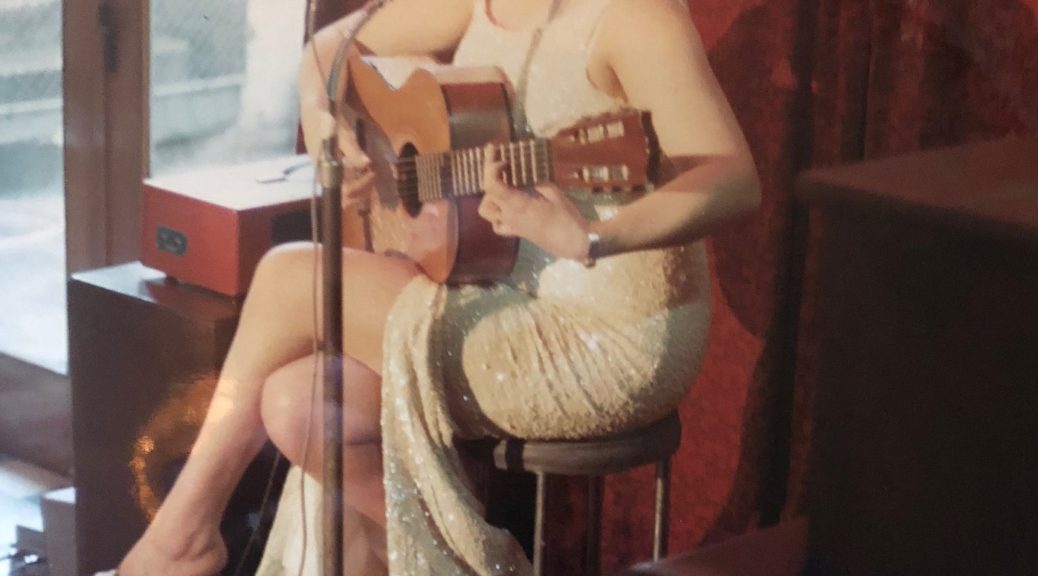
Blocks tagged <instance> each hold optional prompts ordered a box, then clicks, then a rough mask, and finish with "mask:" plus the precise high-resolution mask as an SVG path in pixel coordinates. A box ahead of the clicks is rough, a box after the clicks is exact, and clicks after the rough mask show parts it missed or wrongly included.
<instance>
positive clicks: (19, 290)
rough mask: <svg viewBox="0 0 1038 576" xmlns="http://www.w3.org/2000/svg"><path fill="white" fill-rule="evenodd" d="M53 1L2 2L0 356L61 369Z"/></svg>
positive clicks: (57, 37) (57, 28) (57, 25)
mask: <svg viewBox="0 0 1038 576" xmlns="http://www.w3.org/2000/svg"><path fill="white" fill-rule="evenodd" d="M61 63H62V60H61V2H60V1H59V0H0V353H2V354H6V355H9V356H14V357H17V358H21V359H23V360H27V361H29V362H32V363H34V364H38V365H41V366H44V367H47V368H50V369H51V370H54V371H56V372H60V373H64V372H66V371H67V357H68V352H67V348H68V343H67V335H66V316H65V206H64V186H63V155H62V142H61V138H62V91H61Z"/></svg>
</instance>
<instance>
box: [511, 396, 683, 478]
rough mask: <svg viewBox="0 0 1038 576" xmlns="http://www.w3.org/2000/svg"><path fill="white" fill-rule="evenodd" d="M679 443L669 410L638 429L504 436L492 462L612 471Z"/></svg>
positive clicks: (528, 468) (534, 468) (564, 471)
mask: <svg viewBox="0 0 1038 576" xmlns="http://www.w3.org/2000/svg"><path fill="white" fill-rule="evenodd" d="M680 444H681V419H680V418H679V417H678V415H677V413H673V412H672V413H671V414H669V415H668V416H666V417H665V418H663V419H662V420H659V421H657V422H656V423H654V424H651V425H649V426H646V427H645V428H641V429H638V430H632V431H629V432H624V433H621V434H617V435H615V436H607V437H601V438H588V439H579V440H522V439H518V438H506V439H502V440H497V441H495V443H494V446H493V454H494V466H496V467H497V468H498V469H499V470H508V471H512V472H534V473H545V474H557V475H562V476H592V475H594V476H598V475H603V474H614V473H616V472H622V471H624V470H629V469H631V468H636V467H638V466H644V465H647V464H655V463H656V462H658V461H660V460H663V459H666V458H669V457H671V456H672V455H673V454H674V453H675V452H677V450H678V446H679V445H680Z"/></svg>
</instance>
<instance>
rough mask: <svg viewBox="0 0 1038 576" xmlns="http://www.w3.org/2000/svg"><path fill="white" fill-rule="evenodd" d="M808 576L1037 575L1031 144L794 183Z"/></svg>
mask: <svg viewBox="0 0 1038 576" xmlns="http://www.w3.org/2000/svg"><path fill="white" fill-rule="evenodd" d="M798 197H799V198H800V199H801V200H802V201H803V202H805V203H806V204H807V206H808V207H809V209H810V211H811V224H812V227H813V232H815V233H816V234H817V239H818V240H819V241H817V242H815V243H813V244H812V250H814V249H817V253H816V255H817V257H818V259H817V264H818V267H817V277H816V282H815V283H814V285H808V286H807V290H808V291H810V292H811V293H812V294H813V295H814V298H813V300H814V304H815V308H814V309H815V313H816V318H817V324H816V326H817V346H816V353H817V359H818V363H817V374H816V376H817V378H816V380H815V381H816V386H817V388H816V396H815V418H814V429H813V433H812V436H813V452H812V460H811V469H812V471H811V475H810V481H809V485H808V491H807V499H808V508H809V510H808V514H809V517H810V519H811V530H810V536H809V542H810V545H809V548H810V554H809V563H810V569H811V571H810V573H819V574H848V575H858V574H861V575H866V574H867V575H870V576H877V575H886V574H891V575H893V574H942V575H943V574H999V575H1008V574H1021V575H1022V574H1038V139H1035V138H1028V139H1021V138H1010V139H1006V140H1002V141H998V142H991V143H985V144H979V145H972V146H966V147H961V148H953V149H947V150H939V151H933V152H927V153H921V154H916V155H911V156H905V157H900V158H895V159H890V160H883V161H874V162H866V163H862V164H858V165H853V166H846V167H838V168H831V169H818V170H814V171H811V172H809V173H807V174H805V175H804V176H803V178H802V179H801V180H800V183H799V186H798Z"/></svg>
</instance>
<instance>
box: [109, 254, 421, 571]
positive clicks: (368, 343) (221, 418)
mask: <svg viewBox="0 0 1038 576" xmlns="http://www.w3.org/2000/svg"><path fill="white" fill-rule="evenodd" d="M313 262H314V248H313V247H312V246H311V245H309V244H306V245H303V244H295V245H290V246H284V247H280V248H278V249H275V250H273V251H272V252H271V253H270V254H268V255H267V256H265V257H264V258H263V261H262V262H261V263H260V265H259V267H258V268H257V270H256V274H255V276H254V278H253V283H252V287H251V288H250V290H249V295H248V296H247V298H246V300H245V304H244V307H243V309H242V315H241V320H240V322H239V325H238V330H237V332H236V333H235V337H234V341H233V342H232V344H231V348H230V351H229V352H228V355H227V359H226V360H225V362H224V366H223V369H222V371H221V373H220V377H219V379H218V382H217V386H216V391H215V393H214V395H213V400H212V402H211V404H210V407H209V412H208V413H207V415H206V419H205V422H204V423H203V425H202V429H201V431H200V433H199V437H198V441H197V442H196V443H195V446H194V448H193V449H192V451H191V455H190V457H189V458H188V461H187V463H186V465H185V466H184V469H183V470H182V471H181V473H180V476H179V478H178V479H177V482H176V483H175V484H174V486H173V489H172V490H171V492H170V494H169V496H168V497H167V498H166V500H165V502H164V503H163V505H162V507H161V509H160V510H159V513H158V514H157V515H156V517H155V519H154V521H152V523H151V525H150V526H149V527H148V529H147V530H146V531H145V534H144V535H143V536H142V537H141V540H139V541H138V542H137V544H136V545H135V546H134V548H133V549H132V550H131V551H130V553H129V554H128V555H127V557H126V559H125V560H124V561H123V563H122V565H121V566H120V574H122V575H124V576H135V575H152V574H155V575H158V574H162V575H164V576H166V575H168V576H177V575H180V574H183V575H202V574H213V573H215V572H217V571H218V570H219V569H220V567H222V565H223V564H224V563H225V562H226V550H225V549H224V546H223V542H222V540H221V539H220V535H219V529H218V526H219V521H220V518H221V516H222V514H223V510H224V508H225V507H226V505H227V501H228V499H229V498H230V496H231V494H232V492H233V490H234V487H235V486H236V485H237V483H238V480H239V479H240V478H241V475H242V474H243V473H244V471H245V468H246V467H247V466H248V464H249V462H250V461H251V460H252V458H253V457H254V456H255V454H256V452H257V451H258V450H259V448H260V447H261V446H262V444H263V442H264V441H265V440H266V437H267V434H266V430H265V428H264V426H263V422H262V419H261V398H262V386H263V383H264V381H265V380H266V378H267V377H268V376H269V375H270V374H271V373H272V372H273V371H274V370H276V369H277V368H278V367H280V366H283V365H285V364H288V363H290V362H292V361H293V360H296V359H298V358H300V357H303V356H305V355H306V354H307V353H309V352H310V351H311V349H312V344H311V342H312V336H313V334H314V333H315V332H314V327H313V318H314V317H315V316H314V306H313V302H314V299H313V288H312V287H313V286H314V284H313V281H314V278H313ZM343 269H344V271H345V272H344V274H343V285H344V294H345V298H344V311H343V312H344V314H343V315H344V319H345V326H344V332H345V334H344V346H345V349H346V353H347V354H348V355H349V356H351V357H352V358H353V359H355V360H357V361H359V362H360V363H362V364H363V365H365V366H367V367H368V368H370V369H372V370H378V369H379V368H380V366H381V360H382V349H381V347H382V335H383V331H384V328H385V320H386V316H387V315H388V311H389V308H390V307H391V306H392V304H393V302H394V301H395V299H396V297H397V295H399V293H400V291H401V290H402V289H403V287H404V286H405V285H406V284H407V283H408V282H409V281H410V280H411V279H412V278H413V277H414V276H415V275H416V274H417V273H418V272H417V269H416V268H414V267H413V266H412V265H410V264H409V263H407V262H404V261H402V260H396V259H388V258H384V257H381V256H376V255H372V254H367V253H363V252H354V251H350V250H346V251H344V266H343ZM317 301H318V302H319V301H320V300H319V299H318V300H317Z"/></svg>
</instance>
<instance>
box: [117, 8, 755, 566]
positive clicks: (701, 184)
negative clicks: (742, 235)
mask: <svg viewBox="0 0 1038 576" xmlns="http://www.w3.org/2000/svg"><path fill="white" fill-rule="evenodd" d="M350 18H351V17H347V18H346V19H344V20H342V21H340V22H337V23H335V24H333V25H332V26H330V27H328V28H326V29H324V30H323V31H322V32H320V33H319V34H318V35H317V37H316V38H315V40H314V48H315V49H316V51H317V53H318V54H319V58H318V59H319V61H320V62H322V63H324V65H325V66H327V63H329V62H331V61H332V59H333V56H332V55H333V53H334V51H335V49H336V48H337V46H338V43H339V42H340V40H341V38H342V37H343V36H344V35H345V33H346V32H345V31H346V30H347V29H348V26H349V22H350ZM359 41H360V42H361V43H362V44H363V46H365V47H366V48H367V49H368V50H370V51H371V52H373V53H375V54H379V55H399V54H444V53H454V63H455V64H459V65H496V66H499V67H500V68H502V69H503V70H504V71H505V73H506V74H507V75H508V77H509V78H510V80H511V81H512V82H513V84H519V83H524V84H525V85H526V88H525V98H524V99H523V102H522V103H521V105H520V106H518V107H517V108H518V110H517V114H518V117H519V118H520V119H521V118H523V117H525V118H526V119H527V121H528V124H529V128H530V129H531V130H532V131H533V132H534V133H535V134H537V135H550V134H551V132H553V131H554V130H557V129H559V128H562V127H564V126H567V125H569V124H572V123H573V122H575V121H577V120H579V119H580V118H582V117H585V116H591V115H596V114H599V113H604V112H609V111H614V110H617V109H619V108H622V107H627V106H630V107H635V108H639V109H643V110H648V111H650V112H651V113H652V117H653V121H654V125H655V128H656V131H657V134H658V137H659V141H660V144H661V147H662V149H663V151H664V153H665V154H666V156H667V157H668V158H669V159H670V160H671V163H670V164H671V165H672V166H675V167H677V168H676V169H675V171H674V173H675V176H674V177H673V178H672V179H670V180H669V181H668V182H666V183H665V184H664V185H663V186H661V187H659V188H658V189H657V190H655V191H653V192H652V193H649V194H646V195H644V196H642V197H640V198H637V199H631V198H627V197H624V196H622V195H611V194H605V195H590V194H588V193H582V192H579V191H565V192H563V191H560V190H558V189H556V188H554V187H551V186H544V187H538V188H537V189H536V190H535V191H533V192H532V193H529V192H526V191H520V190H516V189H514V188H511V187H510V186H508V185H507V184H506V183H505V181H504V180H503V179H502V167H501V164H500V163H496V162H493V163H488V164H487V167H486V170H485V171H484V175H483V178H484V180H483V186H484V189H485V192H486V194H485V196H484V199H483V202H482V204H481V206H480V213H481V215H482V216H483V217H484V218H486V219H487V220H489V221H490V222H491V223H493V226H494V229H495V231H496V232H497V233H499V234H502V235H514V236H518V237H519V238H520V239H521V243H520V257H519V262H518V264H517V266H516V270H515V271H514V272H513V274H512V275H511V277H510V278H509V279H508V280H506V281H504V282H501V283H499V284H497V285H496V286H494V287H490V288H485V287H475V286H467V287H463V288H447V287H444V286H440V285H436V284H434V283H432V282H431V281H429V280H428V279H427V278H425V277H424V275H422V273H421V271H420V270H419V269H418V268H416V267H415V266H414V265H413V264H412V263H410V262H408V261H405V260H401V259H398V258H387V257H383V256H379V255H374V254H368V253H361V252H355V251H350V250H346V251H345V252H344V269H345V270H346V273H345V274H344V279H343V282H344V290H345V295H346V297H345V304H344V317H345V322H346V325H345V345H344V347H345V354H346V359H345V386H346V388H347V389H346V390H345V397H346V398H347V402H346V406H345V407H344V410H345V414H344V416H345V424H344V427H345V431H344V432H345V441H346V448H345V449H344V457H345V468H346V472H345V476H346V478H345V482H346V485H347V489H346V491H345V495H346V499H347V502H346V504H347V506H348V507H349V510H348V512H347V513H348V515H349V517H350V519H351V523H352V524H353V525H356V526H359V528H358V529H357V530H352V531H351V532H350V534H351V540H350V543H349V550H352V551H353V552H352V553H351V554H349V559H350V560H349V561H350V562H351V563H353V564H355V565H356V566H357V567H358V568H357V571H356V572H354V573H379V572H380V571H384V570H385V563H386V562H388V566H389V568H390V571H391V572H392V573H394V574H408V575H410V574H453V573H477V574H491V573H497V572H499V571H515V572H517V573H526V572H528V571H529V564H528V563H527V562H526V560H525V558H524V557H523V556H522V553H521V551H520V550H519V548H518V546H517V545H516V544H515V543H514V541H512V539H511V538H510V537H509V536H508V535H507V534H506V533H503V532H501V531H499V530H496V529H493V528H491V527H490V526H488V525H487V524H485V523H484V522H483V521H482V519H481V518H480V510H479V506H478V504H477V503H476V502H475V499H474V498H473V497H472V495H471V494H470V492H469V491H468V488H467V486H468V484H467V481H466V479H465V478H464V471H463V469H462V467H461V465H460V462H459V459H458V456H457V453H456V451H455V450H454V447H453V442H454V439H455V438H456V437H477V436H482V435H501V434H509V435H514V436H519V437H528V438H530V437H536V438H559V437H581V436H588V435H597V434H605V433H611V432H616V431H619V430H623V429H629V428H633V427H636V426H640V425H644V424H647V423H649V422H651V421H653V420H655V419H657V418H659V417H660V416H662V415H664V414H666V413H667V412H669V411H670V410H672V409H673V408H674V407H675V406H676V405H677V404H678V402H679V401H680V399H681V398H682V397H683V395H684V394H685V392H686V391H687V388H688V386H689V384H690V383H691V381H692V379H693V376H694V374H695V371H696V370H697V369H698V365H699V361H700V359H701V357H702V353H703V350H704V347H705V342H704V340H705V336H706V331H707V322H708V309H709V288H708V285H709V281H708V277H707V271H706V265H705V254H704V248H703V245H702V244H703V243H702V242H700V240H701V239H702V238H703V237H704V236H706V235H707V234H709V233H710V232H712V231H713V230H715V229H716V228H717V227H718V226H720V225H722V224H724V223H726V222H728V221H730V220H732V219H733V218H736V217H738V216H740V215H742V214H745V213H748V212H750V211H752V210H754V209H755V208H756V207H757V205H758V203H759V184H758V180H757V175H756V170H755V167H754V164H753V161H752V158H751V156H750V153H749V150H748V147H747V145H746V142H745V140H744V138H743V136H742V134H741V131H740V130H739V127H738V125H737V123H736V121H735V119H734V116H733V114H732V112H731V110H730V108H729V106H728V103H727V101H726V100H725V98H724V95H723V94H722V92H721V90H720V88H719V86H718V85H717V82H716V79H715V78H714V76H713V73H712V72H711V70H710V68H709V64H708V63H707V59H706V55H705V52H704V49H703V46H702V43H701V41H700V38H699V36H698V34H697V33H696V31H695V29H694V28H693V26H692V24H691V22H690V19H689V15H688V12H687V11H686V9H685V8H684V6H683V5H682V4H681V3H680V0H395V1H394V2H391V3H390V4H388V5H387V6H386V7H385V8H384V9H383V10H382V11H381V12H379V14H378V15H377V16H376V17H375V18H374V19H372V20H371V22H370V23H369V24H368V25H367V26H365V27H364V29H363V30H362V32H361V33H360V36H359ZM524 69H525V72H524ZM322 86H323V84H322V78H321V74H320V72H319V70H318V66H317V65H316V64H315V60H314V58H313V54H312V52H311V50H310V49H309V48H308V50H307V51H306V56H305V58H304V63H303V67H302V71H301V96H302V111H303V127H304V133H305V135H306V142H307V147H308V149H309V150H312V151H313V150H318V149H319V148H318V146H317V143H318V142H319V141H320V138H321V135H322V133H323V132H324V131H326V130H328V126H329V125H330V122H329V120H328V117H327V114H326V113H325V110H326V109H327V103H326V102H325V100H324V96H323V88H322ZM341 140H342V142H343V144H342V147H343V151H344V154H345V156H346V157H347V160H348V163H349V164H350V165H351V167H352V168H353V172H355V173H356V174H359V175H360V176H358V177H357V178H356V179H355V180H354V181H353V182H352V183H351V184H350V185H349V186H347V190H346V197H347V198H348V201H359V200H361V199H363V198H364V197H365V196H366V195H367V194H369V193H370V190H371V183H372V178H373V177H372V176H371V175H370V174H366V172H367V171H366V170H365V169H366V166H367V163H368V161H367V159H366V158H365V157H364V155H363V153H362V152H360V151H359V149H357V147H356V145H355V141H353V140H352V139H351V138H350V137H349V134H345V133H344V134H342V138H341ZM313 250H314V249H313V247H311V246H309V245H293V246H290V247H285V248H279V249H277V250H274V251H272V252H271V253H270V254H268V255H267V256H266V257H265V258H264V259H263V261H262V262H261V264H260V266H259V268H258V269H257V271H256V274H255V278H254V280H253V284H252V289H251V290H250V293H249V296H248V298H247V299H246V302H245V305H244V309H243V312H242V318H241V323H240V326H239V330H238V332H237V334H236V336H235V339H234V342H233V344H232V346H231V350H230V352H229V354H228V357H227V360H226V364H225V365H224V368H223V371H222V373H221V376H220V381H219V384H218V386H217V391H216V395H215V396H214V400H213V403H212V405H211V407H210V412H209V414H208V416H207V419H206V422H205V424H204V425H203V428H202V432H201V434H200V437H199V440H198V442H197V443H196V445H195V447H194V449H193V451H192V454H191V457H190V459H189V460H188V463H187V465H186V466H185V468H184V470H183V472H182V473H181V475H180V478H179V479H178V481H177V483H176V485H175V486H174V488H173V490H172V492H171V494H170V495H169V497H168V498H167V500H166V502H165V503H164V505H163V507H162V509H161V510H160V511H159V513H158V515H157V516H156V518H155V520H154V521H153V522H152V524H151V526H150V527H149V528H148V530H147V531H146V533H145V534H144V536H143V537H142V538H141V540H140V541H139V542H138V543H137V545H136V546H135V547H134V549H133V550H131V552H130V553H129V555H128V556H127V557H126V559H125V560H124V562H123V564H122V566H121V567H120V574H123V575H127V576H133V575H137V574H164V575H169V574H174V575H175V574H211V573H214V572H216V571H217V570H218V569H219V568H220V567H221V566H222V564H223V563H224V562H225V556H226V553H225V550H224V547H223V544H222V542H221V540H220V538H219V533H218V530H217V526H218V521H219V518H220V516H221V513H222V510H223V507H224V505H225V504H226V502H227V498H228V497H229V494H230V493H231V490H232V489H233V487H234V485H235V483H236V482H237V480H238V479H239V477H240V475H241V474H242V471H243V470H244V468H245V466H246V465H247V463H248V462H249V460H250V459H251V458H252V456H253V455H254V454H255V453H256V451H257V450H258V448H259V447H260V445H261V444H262V443H263V441H264V440H265V439H266V437H267V436H268V435H269V437H270V438H272V439H273V440H274V442H275V443H276V444H277V445H278V446H279V447H280V448H281V449H282V451H283V452H285V454H286V455H287V456H288V457H289V458H290V459H291V460H292V461H293V462H296V463H299V462H303V461H305V464H306V470H307V472H309V473H311V474H313V475H319V473H320V472H319V470H320V459H321V454H320V442H319V441H314V442H310V444H309V446H310V453H309V454H303V447H304V446H306V445H307V444H306V442H305V439H306V437H307V435H308V433H309V430H308V429H307V426H308V425H309V426H312V427H313V428H314V429H315V430H316V428H317V426H316V424H315V423H313V422H310V421H309V420H308V417H307V415H308V413H309V410H310V400H309V398H310V395H309V387H308V386H306V385H305V383H306V382H309V380H310V378H311V376H312V366H313V361H312V359H311V358H309V357H308V355H309V354H310V353H311V346H312V334H313V333H314V328H313V322H312V318H313V317H314V314H313V309H312V302H313V300H312V285H313V278H312V275H313V273H312V270H313ZM589 257H590V258H593V259H597V260H598V262H597V263H596V264H595V265H594V266H593V267H587V266H585V263H586V261H588V260H589ZM383 398H384V399H386V400H387V401H386V402H385V403H382V402H381V400H382V399H383ZM380 414H381V422H382V423H383V424H380ZM308 422H309V424H308ZM383 426H384V427H383ZM314 434H316V432H314ZM383 456H384V457H385V461H384V462H383ZM383 471H384V472H385V477H384V478H383ZM387 506H388V514H387ZM387 517H388V518H389V520H390V521H389V522H388V526H387ZM353 520H356V522H353ZM384 528H388V547H386V543H385V542H386V541H385V538H386V531H385V530H384ZM387 550H388V554H387V553H386V551H387Z"/></svg>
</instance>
